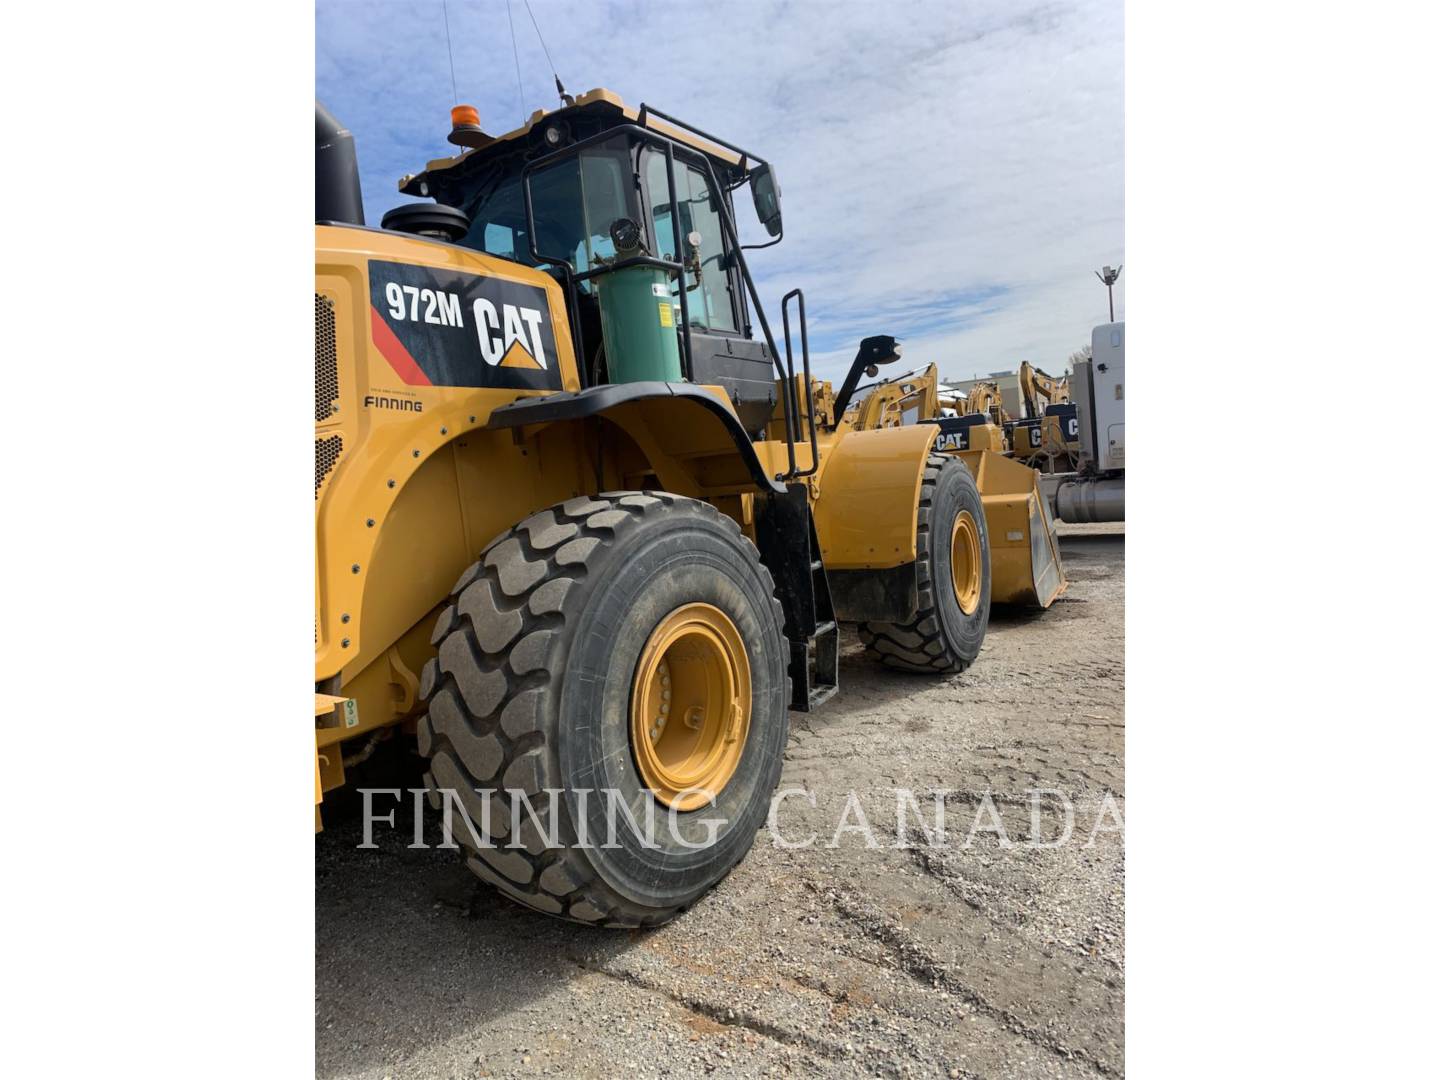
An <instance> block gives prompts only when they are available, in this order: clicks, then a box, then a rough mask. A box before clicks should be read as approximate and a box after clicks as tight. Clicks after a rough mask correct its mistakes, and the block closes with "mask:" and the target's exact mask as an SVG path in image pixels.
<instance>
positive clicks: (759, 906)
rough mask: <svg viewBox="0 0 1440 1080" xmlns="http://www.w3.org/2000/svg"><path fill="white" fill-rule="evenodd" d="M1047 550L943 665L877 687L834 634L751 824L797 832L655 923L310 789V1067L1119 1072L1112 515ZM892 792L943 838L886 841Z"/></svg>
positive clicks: (354, 1072) (758, 850) (906, 829)
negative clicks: (478, 877)
mask: <svg viewBox="0 0 1440 1080" xmlns="http://www.w3.org/2000/svg"><path fill="white" fill-rule="evenodd" d="M1061 533H1062V537H1063V557H1064V561H1065V568H1066V572H1067V574H1068V576H1069V578H1070V588H1069V591H1068V592H1067V593H1066V595H1065V596H1063V597H1062V598H1061V599H1060V600H1059V601H1058V602H1057V603H1056V604H1055V606H1053V607H1052V608H1051V609H1050V610H1049V611H1047V612H1043V613H1009V612H1003V613H997V614H995V615H994V616H993V617H992V621H991V625H990V631H989V634H988V636H987V637H986V641H985V647H984V651H983V652H982V654H981V656H980V660H979V661H978V662H977V663H976V665H975V666H974V667H973V668H972V669H971V670H970V671H969V672H967V673H966V674H965V675H962V676H958V677H955V678H952V679H949V680H929V679H925V678H923V677H915V676H904V675H900V674H896V673H891V672H887V671H885V670H883V669H879V668H876V667H873V666H872V665H871V664H870V663H869V662H868V661H866V660H865V659H864V657H863V655H862V653H861V651H860V644H859V641H858V639H857V638H856V637H855V636H854V635H853V634H850V635H848V636H847V637H846V639H845V641H844V643H843V646H842V647H843V650H844V652H843V656H842V661H841V692H840V695H839V696H838V697H836V698H835V699H833V700H832V701H831V702H830V703H829V704H827V705H826V706H824V707H823V708H822V709H821V710H819V711H818V712H816V713H814V714H811V715H809V716H806V715H803V714H799V713H792V714H791V736H790V745H789V749H788V751H787V753H786V764H785V772H784V776H783V778H782V780H781V787H782V789H786V788H791V789H802V790H801V791H799V792H797V793H796V794H794V795H792V796H789V797H787V798H786V799H785V800H784V801H783V802H782V803H781V804H780V809H779V811H778V814H777V823H778V825H779V827H780V830H781V833H782V835H783V836H784V837H785V838H787V839H788V840H790V841H796V840H803V839H804V838H806V837H807V836H808V835H809V834H811V833H814V834H816V837H817V839H816V841H815V843H814V844H813V845H811V846H809V847H803V848H796V849H786V848H782V847H779V846H776V844H775V843H774V842H773V841H772V837H771V835H770V834H769V833H768V832H764V831H762V832H761V833H760V834H759V835H758V836H757V838H756V842H755V847H754V849H753V850H752V851H751V853H750V855H749V857H748V858H747V859H746V860H745V861H744V862H743V863H742V864H741V865H740V866H739V867H737V868H736V870H735V871H734V872H733V873H732V874H731V875H730V876H729V877H728V878H727V879H726V880H725V881H724V882H723V883H722V884H721V885H720V886H719V887H718V888H717V889H716V890H715V891H714V892H713V893H711V894H710V896H709V897H707V898H706V899H705V900H703V901H702V902H701V903H699V904H698V905H697V906H696V907H695V908H694V909H693V910H691V911H690V912H688V913H687V914H685V915H683V916H681V917H680V918H679V919H678V920H676V921H675V922H672V923H671V924H669V925H668V926H665V927H662V928H660V929H658V930H652V931H647V932H617V931H601V930H593V929H589V928H585V927H581V926H577V925H571V924H567V923H561V922H557V921H554V920H551V919H547V918H544V917H542V916H539V915H533V914H530V913H528V912H526V911H523V910H521V909H519V908H516V907H514V906H513V905H511V904H509V903H508V902H506V901H504V900H502V899H500V898H499V897H498V896H496V895H495V894H493V893H492V892H490V891H489V890H488V889H487V888H485V887H484V886H481V885H479V884H478V883H476V882H475V881H474V879H473V878H472V877H471V876H470V874H469V872H468V871H467V870H466V869H465V868H464V867H463V866H462V865H461V864H460V861H459V859H458V858H457V857H456V854H455V852H453V851H445V850H435V849H433V848H432V849H430V850H412V849H407V847H406V846H405V845H406V844H407V843H409V841H410V836H409V833H408V829H409V827H410V826H409V822H408V820H407V813H406V812H402V813H401V814H399V815H397V821H398V822H399V823H400V825H401V828H400V830H399V831H397V832H390V831H388V830H387V829H385V828H383V827H382V828H380V829H379V830H377V834H376V837H375V839H376V842H377V843H378V844H379V845H380V847H379V849H378V850H358V849H357V847H356V845H357V844H358V843H359V842H360V818H359V814H358V811H357V809H356V808H355V807H353V806H348V805H346V804H344V803H342V804H340V805H339V806H338V807H335V808H332V807H331V804H330V803H328V802H327V828H326V831H325V832H324V833H322V834H320V835H319V836H317V837H316V973H315V977H316V1008H315V1034H316V1067H317V1072H318V1074H319V1075H320V1076H324V1077H331V1076H337V1077H338V1076H361V1077H386V1076H393V1077H401V1076H406V1077H408V1076H419V1077H461V1076H466V1077H468V1076H506V1077H508V1076H541V1075H549V1076H567V1077H571V1076H573V1077H619V1076H624V1077H630V1076H642V1077H652V1076H655V1077H659V1076H674V1077H682V1076H695V1075H700V1074H704V1073H709V1072H714V1073H717V1074H720V1075H724V1076H796V1075H798V1076H808V1075H813V1074H817V1073H825V1074H827V1075H837V1076H867V1077H868V1076H904V1077H911V1076H914V1077H1012V1076H1016V1077H1027V1076H1045V1077H1051V1076H1056V1077H1072V1076H1073V1077H1084V1076H1095V1075H1097V1074H1098V1075H1102V1076H1118V1075H1121V1074H1123V1072H1124V1065H1125V1059H1124V985H1125V951H1124V949H1125V942H1124V846H1123V835H1122V834H1121V833H1120V831H1119V821H1120V819H1122V818H1123V814H1124V805H1125V804H1124V733H1125V727H1124V677H1125V654H1124V600H1125V584H1124V559H1125V546H1124V545H1125V538H1124V527H1123V526H1065V525H1062V526H1061ZM402 782H403V780H402ZM895 788H908V789H911V790H912V791H914V792H915V798H916V800H917V806H918V808H919V810H920V812H921V814H923V815H924V816H925V818H926V819H928V820H927V822H926V823H927V824H928V825H929V826H930V827H931V829H932V830H933V826H934V816H935V812H936V803H937V801H938V802H940V803H943V806H944V813H945V821H946V825H947V836H946V842H945V843H944V844H943V845H942V844H938V843H937V844H934V845H928V846H927V844H926V838H925V836H924V835H923V833H922V830H921V817H920V815H919V814H916V813H907V814H906V815H905V819H904V823H903V824H897V805H896V804H897V798H896V795H895V793H894V790H893V789H895ZM851 791H854V792H855V793H856V804H857V805H858V808H859V809H860V810H862V811H863V812H864V815H865V819H866V820H867V821H868V824H869V825H870V827H871V829H872V831H873V834H874V838H875V842H876V844H877V846H875V847H871V846H869V845H868V844H867V838H866V836H865V834H864V833H863V831H861V829H860V828H859V814H858V813H857V812H856V809H855V807H851V809H850V813H849V816H848V817H847V818H846V822H847V824H850V825H854V826H856V828H855V829H853V830H851V831H846V832H844V833H841V834H840V835H839V837H838V842H837V843H835V844H834V846H831V843H832V840H833V839H834V838H835V832H836V827H837V825H838V824H839V823H840V820H841V817H842V814H843V813H844V811H845V810H846V804H847V796H848V793H849V792H851ZM1037 791H1039V792H1041V794H1039V795H1036V794H1033V793H1034V792H1037ZM936 792H940V793H941V794H939V795H937V794H936ZM812 796H813V801H814V805H813V806H812V805H810V800H811V797H812ZM1067 803H1068V805H1069V806H1070V807H1071V809H1072V811H1073V829H1072V831H1071V835H1070V838H1069V839H1068V841H1066V842H1063V843H1057V841H1060V840H1062V839H1063V838H1064V833H1065V824H1066V814H1065V806H1066V804H1067ZM391 805H394V804H393V803H390V804H386V807H388V806H391ZM386 807H382V809H384V808H386ZM332 819H333V820H332ZM1037 824H1038V828H1034V826H1035V825H1037ZM1002 825H1003V829H1004V833H1005V836H1004V837H1003V838H1002V836H1001V835H1000V828H1001V827H1002ZM1097 826H1098V830H1097ZM897 830H898V831H897ZM897 836H899V837H900V838H902V840H903V841H905V842H907V843H908V844H909V846H905V847H897V846H896V845H897ZM437 838H438V834H432V836H431V842H432V843H433V842H435V840H436V839H437Z"/></svg>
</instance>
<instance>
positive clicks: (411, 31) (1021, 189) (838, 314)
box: [316, 0, 1128, 377]
mask: <svg viewBox="0 0 1440 1080" xmlns="http://www.w3.org/2000/svg"><path fill="white" fill-rule="evenodd" d="M531 5H532V7H533V8H534V11H535V15H536V17H537V19H538V20H539V22H540V27H541V30H542V31H543V32H544V34H545V37H546V42H547V44H548V45H549V48H550V53H551V54H552V55H553V56H554V58H555V62H556V64H557V65H558V66H559V68H560V74H561V77H562V78H563V79H564V80H565V83H566V86H567V89H569V90H570V91H571V92H574V93H578V92H580V91H583V90H586V89H589V88H591V87H594V86H607V87H609V88H611V89H613V90H615V91H617V92H618V93H619V94H620V95H621V96H622V97H624V98H625V99H626V100H627V101H629V102H632V103H638V102H640V101H648V102H649V103H651V104H652V105H654V106H656V107H657V108H660V109H663V110H665V111H666V112H670V113H673V114H675V115H677V116H680V117H683V118H684V119H686V120H689V121H690V122H692V123H694V124H696V125H698V126H699V127H701V128H704V129H706V130H709V131H713V132H715V133H716V134H719V135H723V136H725V137H727V138H729V139H731V140H733V141H734V142H736V143H739V144H740V145H742V146H746V147H749V148H751V149H753V150H754V151H755V152H756V153H759V154H762V155H764V156H766V157H767V158H769V159H770V160H771V161H772V162H773V163H774V165H775V167H776V171H777V173H778V175H779V177H780V179H781V183H782V187H783V191H784V211H785V241H784V243H783V244H781V245H780V246H778V247H776V248H772V249H769V250H767V251H762V252H756V253H754V254H753V255H752V257H751V266H752V269H753V271H754V272H755V274H756V276H757V278H758V279H759V285H760V288H761V292H762V296H763V297H764V299H765V301H766V309H767V312H768V313H769V314H770V316H771V321H772V326H774V328H775V329H776V331H777V332H778V329H779V314H780V313H779V298H780V296H781V294H783V293H784V292H785V291H787V290H788V289H790V288H792V287H794V286H796V285H799V286H801V287H802V288H803V289H804V290H805V296H806V302H807V307H808V310H809V315H810V325H811V331H812V332H811V341H812V344H813V345H814V346H815V347H816V353H817V355H819V356H822V357H823V359H822V364H821V369H822V371H823V372H824V373H826V374H829V375H834V374H836V373H837V369H838V368H840V367H841V366H842V364H843V362H844V361H847V360H848V359H849V357H850V356H851V355H853V352H854V346H855V343H857V342H858V339H859V338H860V337H861V336H863V335H865V334H867V333H893V334H895V335H896V336H897V337H900V338H902V339H903V340H904V341H905V343H906V363H907V364H911V363H915V364H918V363H923V362H925V361H929V360H935V361H937V362H939V363H940V366H941V369H942V371H944V372H945V373H946V374H948V375H953V376H955V377H966V376H969V375H970V374H972V373H974V372H988V371H992V370H998V369H1000V368H1004V367H1011V366H1015V365H1017V364H1018V363H1019V361H1020V360H1022V359H1029V360H1031V361H1032V362H1034V363H1038V364H1039V365H1040V366H1042V367H1046V368H1048V369H1049V370H1052V371H1054V370H1057V369H1058V368H1059V367H1061V366H1062V364H1063V362H1064V359H1065V357H1066V356H1068V354H1069V353H1070V352H1071V351H1072V350H1074V349H1076V348H1078V347H1080V346H1081V345H1083V344H1084V343H1085V342H1087V341H1088V340H1089V336H1090V328H1091V326H1093V325H1094V324H1095V323H1098V322H1102V321H1104V320H1105V318H1106V317H1107V316H1106V309H1105V290H1104V288H1103V286H1102V285H1101V284H1100V283H1099V282H1098V281H1097V280H1096V279H1095V277H1094V275H1093V273H1092V271H1093V270H1094V269H1095V268H1096V267H1098V266H1100V265H1101V264H1102V263H1112V264H1113V263H1116V262H1122V261H1123V259H1124V250H1123V248H1124V188H1123V184H1124V174H1123V153H1124V148H1123V41H1122V34H1123V10H1122V6H1121V4H1120V3H1119V2H1118V0H1105V2H1101V3H1077V4H1048V3H1038V4H1016V3H1006V2H981V3H969V4H963V5H962V4H957V3H915V4H880V3H823V2H818V0H805V2H791V3H781V2H767V0H755V2H743V0H727V2H724V3H714V4H687V5H676V4H673V3H665V4H660V3H655V4H651V3H610V4H580V5H576V4H571V3H564V2H561V0H531ZM449 11H450V27H451V32H452V36H453V39H454V45H455V69H456V78H457V82H458V85H459V96H460V98H461V100H463V101H467V102H470V103H473V104H476V105H477V106H479V108H480V112H481V119H482V124H483V125H484V126H485V127H486V128H487V130H496V131H503V130H508V129H510V128H511V127H514V126H515V125H516V124H518V123H519V122H520V121H521V119H522V117H523V116H524V115H525V109H526V108H528V109H529V110H533V109H535V108H537V107H544V108H550V107H552V106H553V105H554V104H556V103H557V102H556V96H555V91H554V88H553V85H552V84H551V77H550V73H549V68H548V65H547V63H546V61H545V58H544V54H543V52H542V51H541V48H540V45H539V42H538V41H537V40H536V38H535V34H534V31H533V29H532V28H531V26H530V22H529V18H528V16H527V15H526V13H525V9H524V5H523V3H522V2H521V0H515V2H514V15H515V28H516V34H517V37H518V44H519V50H520V64H521V70H522V73H523V76H524V106H522V104H521V102H520V95H519V94H518V93H517V89H516V78H515V61H514V58H513V54H512V52H511V40H510V32H509V24H508V22H507V21H506V12H505V6H504V5H503V4H501V3H498V2H493V0H492V2H487V3H483V4H482V3H467V2H463V0H452V2H451V3H450V7H449ZM317 54H318V55H317V68H316V70H317V82H318V84H319V87H318V92H319V95H320V97H321V98H322V99H323V100H325V101H326V103H327V104H329V105H330V106H331V108H332V109H333V110H334V111H335V113H336V114H337V115H338V116H339V117H340V118H341V119H342V121H344V122H345V123H347V124H348V125H349V126H350V127H351V128H352V130H354V131H355V133H356V137H357V142H358V145H359V151H360V157H361V164H362V168H363V169H364V170H365V174H366V176H365V179H366V185H365V187H366V200H367V212H368V213H369V214H370V216H371V217H372V219H374V220H377V221H378V218H379V215H380V213H381V212H383V210H385V209H388V208H389V207H390V206H392V205H394V204H396V203H398V202H401V201H403V200H402V198H401V197H400V196H399V195H398V194H396V193H395V188H394V182H395V180H396V179H397V178H398V177H399V176H400V175H401V174H402V173H405V172H409V171H412V170H414V169H415V168H416V167H418V166H420V165H422V164H423V163H424V161H425V160H426V159H428V158H431V157H435V156H439V155H440V154H442V153H446V152H448V147H447V146H446V144H445V143H444V134H445V132H446V130H447V128H446V123H447V117H448V113H447V110H448V107H449V105H450V104H452V103H453V102H452V100H451V98H452V95H451V90H450V69H449V63H448V61H447V57H446V51H445V36H444V24H443V21H442V13H441V7H440V4H439V3H438V2H433V3H415V4H409V5H405V4H398V3H380V4H362V3H355V2H336V0H320V3H319V6H318V11H317ZM737 211H738V216H739V217H740V219H741V228H742V232H743V231H745V230H746V229H750V232H751V235H752V236H754V237H755V238H756V239H760V238H763V236H762V234H761V233H760V231H759V230H758V228H750V227H751V226H752V225H753V221H752V215H750V214H748V213H747V212H746V211H745V209H744V208H742V207H739V206H737ZM1127 273H1128V271H1127ZM1124 283H1125V279H1124V277H1122V278H1121V282H1120V285H1119V286H1118V287H1117V290H1116V307H1117V315H1120V316H1121V317H1123V300H1124Z"/></svg>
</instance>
